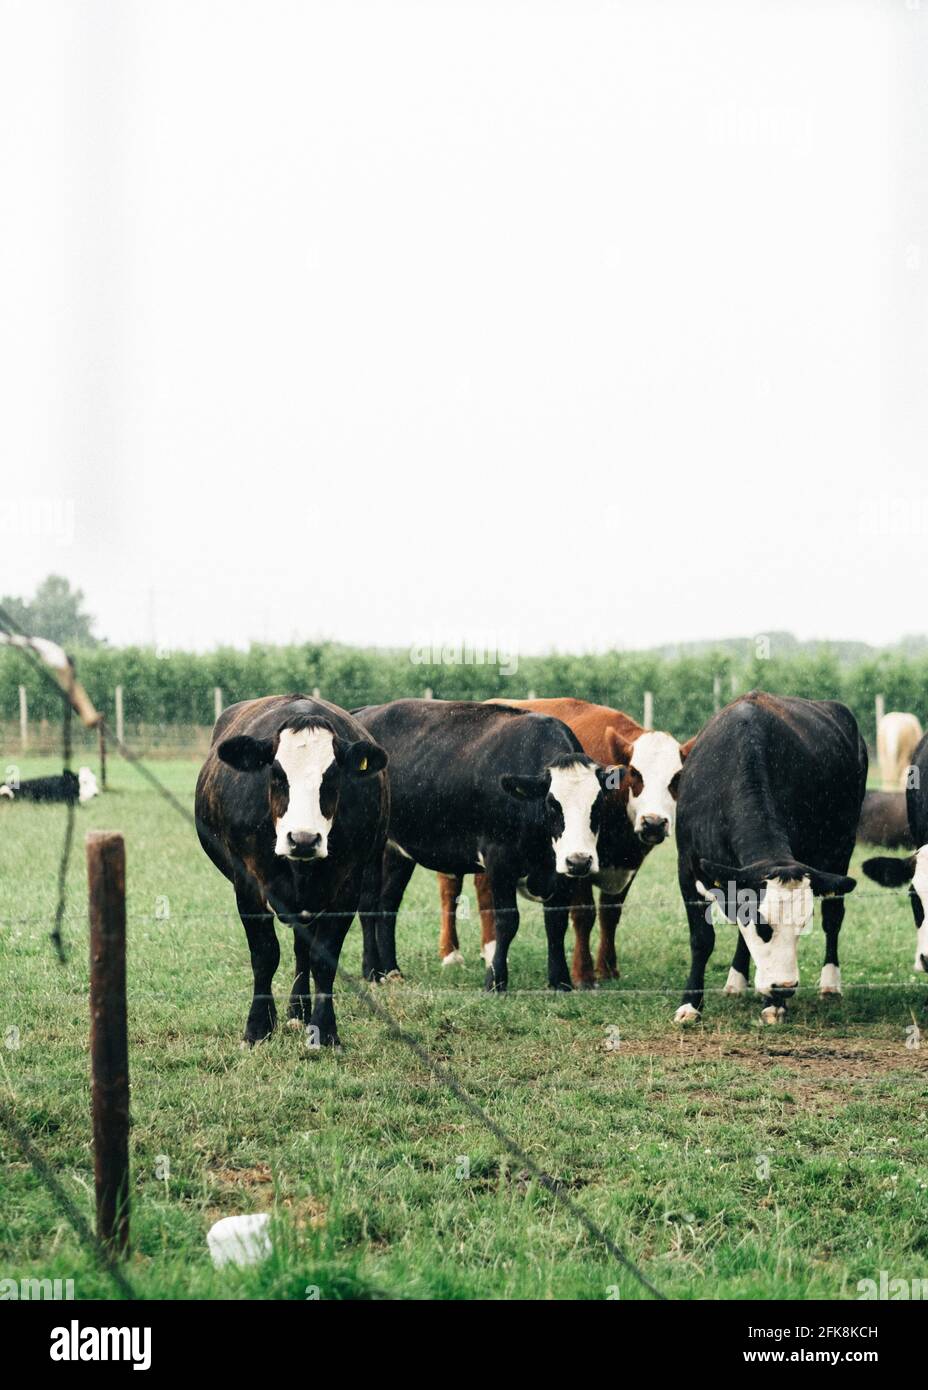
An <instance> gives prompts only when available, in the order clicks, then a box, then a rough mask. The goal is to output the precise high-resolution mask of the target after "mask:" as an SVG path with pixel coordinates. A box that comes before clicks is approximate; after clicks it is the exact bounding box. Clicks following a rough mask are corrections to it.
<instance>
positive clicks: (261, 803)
mask: <svg viewBox="0 0 928 1390" xmlns="http://www.w3.org/2000/svg"><path fill="white" fill-rule="evenodd" d="M386 765H387V755H386V753H385V752H384V751H383V749H382V748H380V747H378V745H377V744H376V743H375V742H374V741H373V740H372V739H371V738H370V736H369V735H368V734H367V732H366V731H365V730H364V729H363V728H362V727H361V725H360V724H359V723H358V722H357V720H355V719H352V717H351V716H350V715H349V714H348V713H346V711H345V710H343V709H339V707H338V706H337V705H332V704H329V702H328V701H327V700H317V699H310V698H309V697H308V696H306V695H269V696H265V697H264V698H262V699H258V700H244V701H242V702H241V703H240V704H236V705H230V706H229V708H228V709H226V710H224V711H223V713H222V714H221V715H220V717H219V719H218V720H217V721H216V724H215V727H214V729H213V736H212V742H211V746H210V750H209V754H208V756H207V758H206V761H205V762H204V764H203V767H202V768H201V770H200V775H199V777H198V779H197V789H196V825H197V832H198V834H199V837H200V843H201V845H202V846H203V849H204V850H205V851H206V853H207V855H208V856H209V858H210V859H211V860H212V862H213V863H214V864H215V865H216V867H217V868H218V869H219V871H220V873H222V874H224V875H225V877H226V878H227V879H229V881H230V882H231V883H232V885H233V887H234V889H235V901H236V906H237V907H238V912H239V916H240V917H241V919H242V925H243V927H244V928H245V935H246V937H247V938H248V947H249V950H250V952H251V968H252V973H253V976H254V994H253V998H252V1003H251V1008H250V1010H249V1014H248V1019H247V1022H246V1024H245V1043H246V1044H247V1045H248V1046H253V1045H254V1044H255V1043H257V1042H261V1041H262V1040H263V1039H265V1038H267V1037H268V1036H269V1035H270V1034H271V1032H272V1031H273V1029H274V1027H275V1025H276V1022H277V1011H276V1008H275V1005H274V999H273V995H272V993H271V987H272V982H273V979H274V973H275V971H276V970H277V966H278V963H279V961H280V947H279V945H278V941H277V933H276V931H275V927H274V917H275V915H276V917H277V918H278V920H279V921H281V922H282V923H283V924H284V925H285V926H289V927H292V929H293V949H294V955H295V959H296V973H295V978H294V981H293V984H292V986H291V990H290V999H289V1019H290V1025H289V1026H291V1027H295V1028H301V1027H304V1026H306V1025H308V1026H309V1027H310V1029H312V1030H314V1031H313V1032H312V1033H311V1034H310V1036H312V1037H313V1039H314V1041H315V1042H318V1043H320V1044H322V1045H332V1046H337V1045H338V1043H339V1038H338V1032H337V1030H336V1022H335V1009H334V1006H333V1003H332V985H333V981H334V978H335V972H336V969H337V967H338V958H339V955H340V953H341V948H342V943H343V942H344V939H345V935H346V933H347V931H348V928H349V926H350V925H351V922H352V919H353V918H354V915H355V913H356V912H357V911H358V909H359V907H360V906H361V902H362V892H368V893H369V894H370V895H371V898H372V900H373V901H375V902H376V900H377V898H378V896H379V879H380V867H381V863H382V859H383V849H384V844H385V841H386V833H387V824H388V820H389V787H388V782H387V776H386V773H385V771H384V769H385V768H386ZM310 975H312V980H313V984H314V985H315V987H316V998H315V1003H313V1004H312V1007H311V1008H310V1005H311V1002H312V1001H311V997H310Z"/></svg>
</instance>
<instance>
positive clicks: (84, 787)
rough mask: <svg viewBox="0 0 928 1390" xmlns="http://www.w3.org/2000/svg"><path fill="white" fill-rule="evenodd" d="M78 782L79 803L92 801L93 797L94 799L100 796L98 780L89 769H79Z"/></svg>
mask: <svg viewBox="0 0 928 1390" xmlns="http://www.w3.org/2000/svg"><path fill="white" fill-rule="evenodd" d="M77 781H78V786H79V788H80V790H79V792H78V800H79V801H81V802H84V801H90V799H91V797H94V796H96V795H97V794H98V792H99V788H98V786H97V779H96V777H95V776H94V775H93V773H92V772H91V770H90V768H89V767H82V768H79V769H78V773H77Z"/></svg>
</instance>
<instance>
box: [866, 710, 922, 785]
mask: <svg viewBox="0 0 928 1390" xmlns="http://www.w3.org/2000/svg"><path fill="white" fill-rule="evenodd" d="M921 737H922V726H921V724H919V722H918V719H917V718H916V717H915V715H914V714H907V713H905V712H904V711H902V710H890V712H889V714H884V715H883V718H882V719H881V720H880V723H879V726H878V728H877V731H876V759H877V762H878V763H879V765H880V779H881V781H882V783H883V790H884V791H886V792H901V791H905V771H906V768H907V767H908V766H909V764H910V763H911V761H912V756H913V754H914V752H915V749H916V748H917V747H918V744H919V742H920V740H921Z"/></svg>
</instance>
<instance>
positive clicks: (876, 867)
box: [863, 854, 915, 888]
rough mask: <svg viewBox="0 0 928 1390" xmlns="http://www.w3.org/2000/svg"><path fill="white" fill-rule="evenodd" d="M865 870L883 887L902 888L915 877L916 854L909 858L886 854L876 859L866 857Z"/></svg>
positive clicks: (868, 875) (869, 876)
mask: <svg viewBox="0 0 928 1390" xmlns="http://www.w3.org/2000/svg"><path fill="white" fill-rule="evenodd" d="M863 871H864V873H865V874H866V875H867V877H868V878H872V879H873V882H874V883H878V884H879V885H880V887H881V888H901V887H902V885H903V884H904V883H911V882H912V879H913V878H914V877H915V855H914V854H913V855H912V856H911V857H910V858H908V859H895V858H890V856H889V855H888V854H884V855H880V856H879V857H878V858H876V859H865V860H864V862H863Z"/></svg>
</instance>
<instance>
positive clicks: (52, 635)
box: [0, 574, 100, 648]
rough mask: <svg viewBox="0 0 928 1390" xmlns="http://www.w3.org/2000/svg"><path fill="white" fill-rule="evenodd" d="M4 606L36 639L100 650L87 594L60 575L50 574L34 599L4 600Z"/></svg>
mask: <svg viewBox="0 0 928 1390" xmlns="http://www.w3.org/2000/svg"><path fill="white" fill-rule="evenodd" d="M0 606H2V608H3V609H4V611H5V612H6V613H8V614H9V616H10V617H11V618H12V620H13V622H14V623H15V624H16V626H17V627H19V628H21V629H22V630H23V632H28V633H29V634H30V635H31V636H33V637H47V638H48V639H49V640H50V641H52V642H58V643H60V645H61V646H63V647H65V648H69V647H98V646H99V645H100V639H99V638H98V637H96V636H95V635H94V633H93V624H94V619H93V618H92V617H91V616H90V614H89V613H87V612H85V610H84V594H83V591H82V590H81V589H72V588H71V585H70V584H69V583H68V581H67V579H64V578H62V576H61V575H60V574H50V575H49V576H48V577H47V578H46V579H43V580H42V583H41V584H40V585H39V587H38V588H37V589H36V591H35V595H34V597H33V598H31V599H24V598H16V597H3V598H2V599H0Z"/></svg>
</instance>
